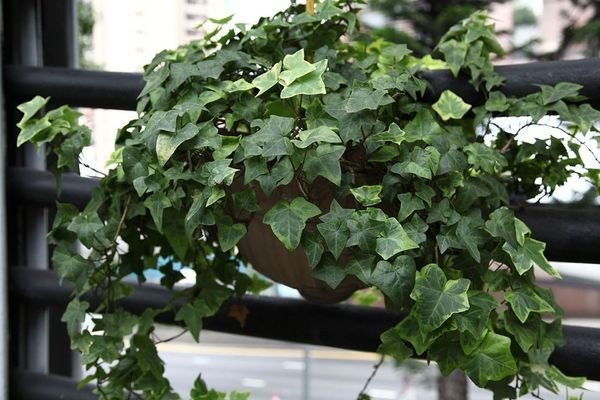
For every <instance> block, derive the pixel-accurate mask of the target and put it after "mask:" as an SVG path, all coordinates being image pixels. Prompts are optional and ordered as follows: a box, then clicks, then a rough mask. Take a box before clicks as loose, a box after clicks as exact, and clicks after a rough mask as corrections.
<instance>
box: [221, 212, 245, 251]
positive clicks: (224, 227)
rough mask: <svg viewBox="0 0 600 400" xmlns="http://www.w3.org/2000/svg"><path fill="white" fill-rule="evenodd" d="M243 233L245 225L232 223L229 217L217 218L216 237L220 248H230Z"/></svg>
mask: <svg viewBox="0 0 600 400" xmlns="http://www.w3.org/2000/svg"><path fill="white" fill-rule="evenodd" d="M245 235H246V225H244V224H240V223H238V224H234V223H233V220H232V219H231V218H230V217H222V218H220V219H217V238H218V239H219V245H220V246H221V250H223V251H229V250H231V249H232V248H233V247H234V246H235V245H236V244H238V242H239V241H240V240H241V239H242V238H243V237H244V236H245Z"/></svg>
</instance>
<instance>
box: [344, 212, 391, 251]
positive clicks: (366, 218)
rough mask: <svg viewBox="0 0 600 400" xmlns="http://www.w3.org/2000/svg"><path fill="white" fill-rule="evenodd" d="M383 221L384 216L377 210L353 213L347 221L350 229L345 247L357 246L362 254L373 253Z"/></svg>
mask: <svg viewBox="0 0 600 400" xmlns="http://www.w3.org/2000/svg"><path fill="white" fill-rule="evenodd" d="M385 219H386V217H385V214H384V213H383V212H382V211H381V210H377V209H367V210H364V211H356V212H354V213H353V214H352V216H351V217H350V218H348V221H347V225H348V229H350V238H348V243H347V246H358V247H359V248H360V249H361V250H362V251H364V252H374V251H375V247H376V243H377V237H378V236H379V234H380V233H381V231H382V230H383V227H384V223H385Z"/></svg>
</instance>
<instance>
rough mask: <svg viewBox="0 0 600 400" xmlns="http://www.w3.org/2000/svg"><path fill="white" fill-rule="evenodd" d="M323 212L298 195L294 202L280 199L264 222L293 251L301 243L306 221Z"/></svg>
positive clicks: (267, 214)
mask: <svg viewBox="0 0 600 400" xmlns="http://www.w3.org/2000/svg"><path fill="white" fill-rule="evenodd" d="M320 213H321V210H320V209H319V207H317V206H315V205H314V204H312V203H309V202H308V201H306V200H305V199H304V198H303V197H296V198H295V199H294V200H292V202H288V201H287V200H280V201H279V202H277V204H275V205H274V206H273V207H272V208H271V209H270V210H269V211H268V212H267V213H266V214H265V216H264V218H263V223H265V224H267V225H269V226H271V230H272V231H273V233H274V234H275V236H277V238H278V239H279V240H280V241H281V243H283V245H284V246H285V248H286V249H288V250H289V251H293V250H295V249H296V247H298V245H299V244H300V237H301V235H302V231H303V230H304V227H305V226H306V221H307V220H308V219H310V218H312V217H316V216H317V215H319V214H320Z"/></svg>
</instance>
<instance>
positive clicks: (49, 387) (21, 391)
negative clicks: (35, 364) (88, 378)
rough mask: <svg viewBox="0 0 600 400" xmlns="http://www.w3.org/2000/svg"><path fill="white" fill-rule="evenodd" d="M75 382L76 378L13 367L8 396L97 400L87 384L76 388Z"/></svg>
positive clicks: (17, 399) (38, 398) (26, 399)
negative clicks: (79, 388) (78, 388)
mask: <svg viewBox="0 0 600 400" xmlns="http://www.w3.org/2000/svg"><path fill="white" fill-rule="evenodd" d="M66 356H67V355H66V354H65V357H66ZM77 383H78V382H77V381H76V380H74V379H72V378H68V377H65V376H60V375H49V374H42V373H39V372H31V371H27V370H21V369H13V370H12V371H11V372H10V398H11V399H16V400H31V399H35V400H57V399H61V400H98V396H96V395H95V394H93V393H92V391H91V388H90V387H89V386H87V387H85V388H82V389H81V390H77Z"/></svg>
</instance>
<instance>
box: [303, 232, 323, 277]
mask: <svg viewBox="0 0 600 400" xmlns="http://www.w3.org/2000/svg"><path fill="white" fill-rule="evenodd" d="M302 248H303V249H304V253H305V254H306V259H307V261H308V265H309V266H310V267H311V268H315V267H316V266H317V265H319V262H320V261H321V257H322V256H323V251H324V248H323V245H322V244H321V240H320V239H319V238H318V234H316V233H315V232H307V233H305V234H304V235H303V236H302Z"/></svg>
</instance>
